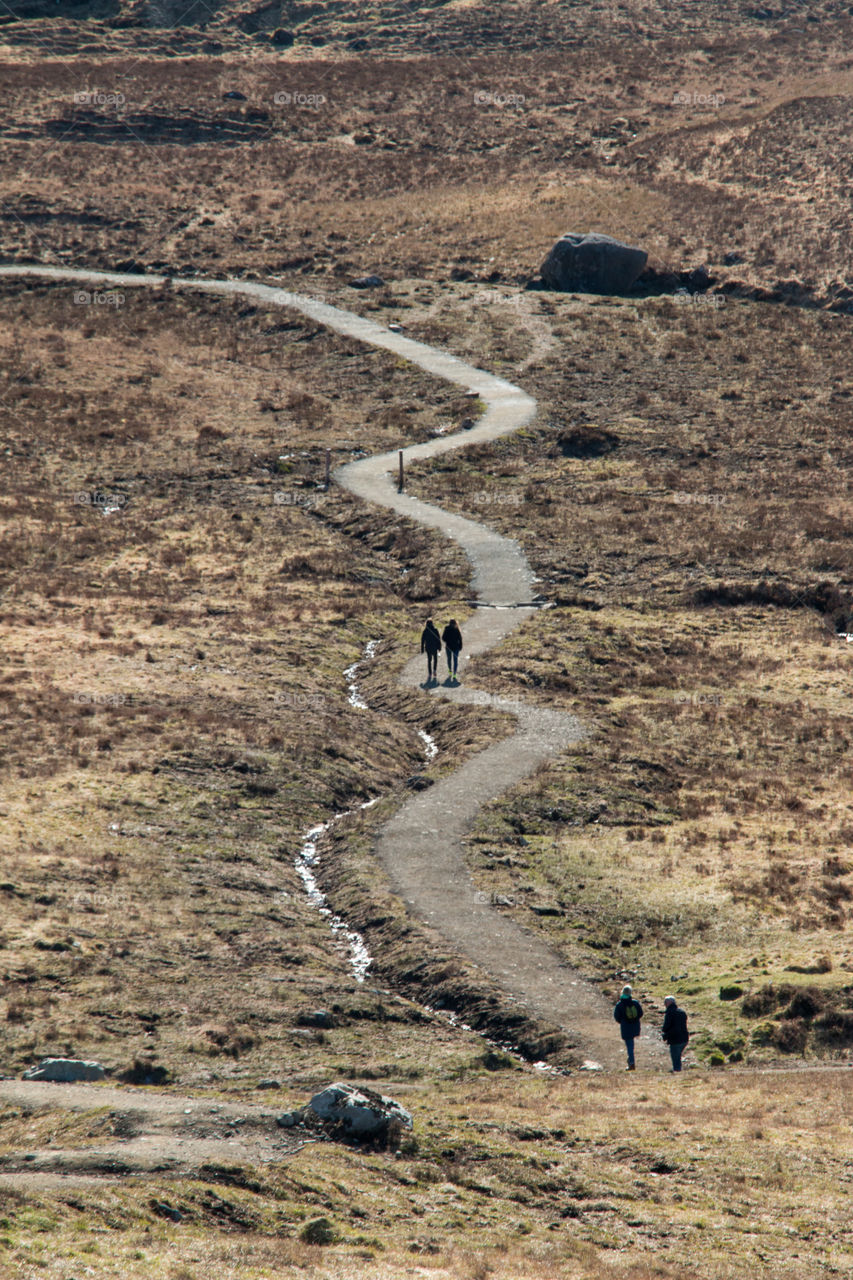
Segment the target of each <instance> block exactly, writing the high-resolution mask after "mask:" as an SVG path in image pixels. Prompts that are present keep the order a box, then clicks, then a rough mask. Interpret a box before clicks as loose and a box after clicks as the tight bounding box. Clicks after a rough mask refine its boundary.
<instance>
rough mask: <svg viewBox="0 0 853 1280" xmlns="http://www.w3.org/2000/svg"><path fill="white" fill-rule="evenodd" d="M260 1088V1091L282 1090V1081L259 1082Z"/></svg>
mask: <svg viewBox="0 0 853 1280" xmlns="http://www.w3.org/2000/svg"><path fill="white" fill-rule="evenodd" d="M258 1088H259V1089H280V1088H281V1081H280V1080H259V1081H258Z"/></svg>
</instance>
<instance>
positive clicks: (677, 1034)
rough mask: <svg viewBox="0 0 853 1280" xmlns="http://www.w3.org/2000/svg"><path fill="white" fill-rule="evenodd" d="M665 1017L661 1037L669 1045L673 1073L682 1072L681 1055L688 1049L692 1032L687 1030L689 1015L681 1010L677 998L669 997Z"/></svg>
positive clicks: (665, 1006) (665, 1001)
mask: <svg viewBox="0 0 853 1280" xmlns="http://www.w3.org/2000/svg"><path fill="white" fill-rule="evenodd" d="M663 1007H664V1015H663V1027H662V1029H661V1035H662V1036H663V1038H664V1040H665V1041H666V1043H667V1044H668V1045H669V1056H670V1057H671V1058H672V1069H673V1071H680V1070H681V1055H682V1053H684V1050H685V1049H686V1048H687V1041H688V1040H689V1039H690V1032H689V1031H688V1030H687V1014H686V1013H685V1011H684V1010H683V1009H679V1007H678V1005H677V1004H676V1002H675V996H667V997H666V999H665V1000H664V1002H663Z"/></svg>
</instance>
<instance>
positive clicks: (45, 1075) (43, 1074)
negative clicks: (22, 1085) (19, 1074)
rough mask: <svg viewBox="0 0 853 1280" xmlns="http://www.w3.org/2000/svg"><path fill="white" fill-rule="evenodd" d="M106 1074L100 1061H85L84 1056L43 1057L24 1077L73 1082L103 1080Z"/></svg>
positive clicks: (65, 1082)
mask: <svg viewBox="0 0 853 1280" xmlns="http://www.w3.org/2000/svg"><path fill="white" fill-rule="evenodd" d="M105 1075H106V1072H105V1071H104V1068H103V1067H102V1066H101V1064H100V1062H85V1061H84V1060H83V1059H82V1058H42V1060H41V1062H40V1063H39V1064H38V1066H37V1067H30V1069H29V1071H25V1072H24V1079H25V1080H54V1081H56V1082H58V1083H60V1084H73V1083H74V1081H76V1080H103V1078H104V1076H105Z"/></svg>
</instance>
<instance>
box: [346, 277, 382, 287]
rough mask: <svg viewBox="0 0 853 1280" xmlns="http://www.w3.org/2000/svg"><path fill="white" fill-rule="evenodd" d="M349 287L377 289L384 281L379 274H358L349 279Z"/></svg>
mask: <svg viewBox="0 0 853 1280" xmlns="http://www.w3.org/2000/svg"><path fill="white" fill-rule="evenodd" d="M349 283H350V288H351V289H379V288H381V286H382V285H383V284H384V283H385V281H384V280H383V279H382V277H381V276H359V277H358V279H357V280H350V282H349Z"/></svg>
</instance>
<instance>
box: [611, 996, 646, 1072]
mask: <svg viewBox="0 0 853 1280" xmlns="http://www.w3.org/2000/svg"><path fill="white" fill-rule="evenodd" d="M642 1016H643V1006H642V1005H641V1004H640V1002H639V1000H635V999H634V992H633V991H632V989H631V987H630V986H629V985H627V984H626V985H625V986H624V987H623V988H622V994H621V996H620V997H619V1000H618V1002H617V1004H616V1006H615V1008H614V1010H613V1017H614V1018H615V1019H616V1021H617V1022H618V1023H619V1032H620V1034H621V1036H622V1039H623V1040H624V1041H625V1048H626V1050H627V1052H628V1070H629V1071H634V1070H636V1064H635V1062H634V1041H635V1040H636V1038H637V1036H638V1035H639V1034H640V1021H641V1019H642Z"/></svg>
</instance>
